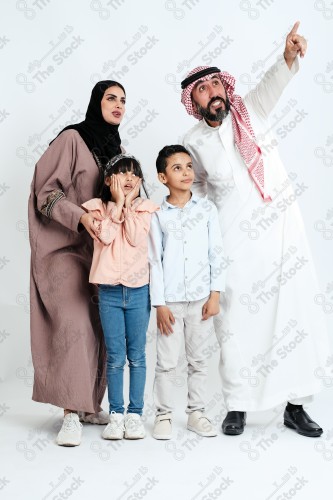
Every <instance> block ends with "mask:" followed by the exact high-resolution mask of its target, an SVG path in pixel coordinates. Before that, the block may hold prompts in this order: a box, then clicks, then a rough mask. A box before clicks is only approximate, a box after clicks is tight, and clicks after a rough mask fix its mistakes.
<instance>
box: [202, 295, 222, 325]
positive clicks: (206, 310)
mask: <svg viewBox="0 0 333 500" xmlns="http://www.w3.org/2000/svg"><path fill="white" fill-rule="evenodd" d="M219 312H220V292H210V297H209V299H208V300H207V302H206V303H205V304H204V305H203V306H202V319H203V321H205V320H206V319H208V318H210V317H211V316H216V314H218V313H219Z"/></svg>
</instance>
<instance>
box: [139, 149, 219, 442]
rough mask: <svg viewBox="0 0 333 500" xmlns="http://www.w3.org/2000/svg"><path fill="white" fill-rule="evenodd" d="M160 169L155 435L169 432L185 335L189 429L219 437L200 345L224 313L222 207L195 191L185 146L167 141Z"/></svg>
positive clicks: (154, 225)
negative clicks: (209, 411)
mask: <svg viewBox="0 0 333 500" xmlns="http://www.w3.org/2000/svg"><path fill="white" fill-rule="evenodd" d="M156 168H157V172H158V178H159V180H160V181H161V182H162V183H163V184H164V185H165V186H166V187H167V188H168V189H169V192H170V194H169V196H166V197H165V199H164V200H163V203H162V205H161V209H160V210H159V211H158V212H156V213H154V214H153V217H152V221H151V230H150V241H149V263H150V293H151V303H152V305H153V306H154V307H156V316H157V327H158V334H157V364H156V369H155V381H154V402H155V405H156V418H155V423H154V430H153V437H154V438H155V439H171V437H172V410H173V394H172V393H173V384H172V382H173V380H174V379H175V376H176V367H177V362H178V358H179V355H180V349H181V345H182V338H183V337H184V339H185V351H186V358H187V363H188V377H187V382H188V402H187V409H186V413H187V414H188V422H187V428H188V429H189V430H191V431H194V432H196V433H197V434H199V435H201V436H216V435H217V433H216V430H215V429H214V427H213V425H212V423H211V422H210V421H209V419H208V418H207V417H206V416H205V413H204V412H205V403H204V399H205V394H206V380H207V361H206V356H205V355H204V354H203V349H202V344H203V343H204V342H205V338H207V337H208V336H209V335H210V333H211V332H212V330H213V328H214V327H213V316H214V315H216V314H218V313H219V298H220V292H221V291H224V276H223V272H222V269H223V262H222V257H223V251H222V237H221V231H220V226H219V221H218V214H217V209H216V207H215V205H214V204H213V203H211V202H210V201H209V200H208V199H207V198H199V197H197V196H195V195H194V194H192V193H191V186H192V184H193V181H194V172H193V168H192V162H191V157H190V154H189V152H188V151H187V150H186V149H185V148H184V147H183V146H180V145H174V146H165V147H164V148H163V149H162V150H161V151H160V152H159V154H158V157H157V160H156ZM200 346H201V347H200Z"/></svg>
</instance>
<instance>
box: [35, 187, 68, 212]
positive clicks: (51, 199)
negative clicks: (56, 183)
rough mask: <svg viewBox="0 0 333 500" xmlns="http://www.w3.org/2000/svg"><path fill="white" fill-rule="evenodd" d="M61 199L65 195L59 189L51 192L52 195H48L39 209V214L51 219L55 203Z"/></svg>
mask: <svg viewBox="0 0 333 500" xmlns="http://www.w3.org/2000/svg"><path fill="white" fill-rule="evenodd" d="M61 198H65V193H64V192H63V191H61V189H56V190H54V191H52V193H50V194H49V195H48V197H47V198H46V200H45V201H44V203H43V204H42V206H41V208H40V211H41V213H42V214H43V215H45V216H46V217H48V218H49V219H51V218H52V210H53V207H54V205H55V204H56V203H57V201H59V200H61Z"/></svg>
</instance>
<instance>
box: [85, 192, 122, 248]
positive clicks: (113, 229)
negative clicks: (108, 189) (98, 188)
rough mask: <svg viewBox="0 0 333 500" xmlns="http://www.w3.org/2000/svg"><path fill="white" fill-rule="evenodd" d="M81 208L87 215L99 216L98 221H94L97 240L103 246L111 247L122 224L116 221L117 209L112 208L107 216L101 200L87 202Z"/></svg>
mask: <svg viewBox="0 0 333 500" xmlns="http://www.w3.org/2000/svg"><path fill="white" fill-rule="evenodd" d="M81 206H82V208H83V209H84V210H85V211H86V212H87V213H89V214H91V215H93V216H94V217H95V218H96V217H98V216H99V219H98V220H95V221H94V226H95V228H96V234H97V237H98V240H99V241H101V242H102V243H104V245H111V243H113V241H114V239H115V237H116V235H117V232H118V231H119V230H120V225H121V223H122V222H123V221H121V220H117V216H118V212H119V211H118V210H117V207H116V206H113V207H112V209H111V211H110V212H109V213H108V214H107V213H106V211H105V207H104V206H103V203H102V200H100V199H98V198H95V199H93V200H89V201H87V202H86V203H83V204H82V205H81Z"/></svg>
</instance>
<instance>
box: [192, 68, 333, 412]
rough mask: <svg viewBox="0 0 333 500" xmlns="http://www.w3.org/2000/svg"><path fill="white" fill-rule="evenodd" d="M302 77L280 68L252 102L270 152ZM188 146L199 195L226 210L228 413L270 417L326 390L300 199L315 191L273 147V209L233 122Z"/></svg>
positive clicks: (220, 326) (269, 176)
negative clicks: (278, 120)
mask: <svg viewBox="0 0 333 500" xmlns="http://www.w3.org/2000/svg"><path fill="white" fill-rule="evenodd" d="M297 70H298V63H297V61H295V63H294V65H293V67H292V68H291V70H289V68H288V66H287V65H286V63H285V61H284V59H283V58H282V59H280V60H278V61H277V62H276V63H275V64H274V65H273V66H272V68H271V69H270V70H269V71H268V72H267V73H266V74H265V76H264V78H263V80H262V81H261V82H260V83H259V84H258V85H257V87H256V88H255V89H254V90H252V91H251V92H249V93H248V94H247V95H246V97H245V98H244V102H245V104H246V107H247V110H248V112H249V115H250V119H251V124H252V127H253V130H254V132H255V135H256V137H257V138H263V137H264V143H266V144H273V145H274V144H275V145H276V142H275V143H274V137H273V136H272V134H271V133H270V131H269V130H270V127H271V125H270V124H269V121H268V115H269V113H270V112H271V110H272V109H273V107H274V105H275V104H276V102H277V100H278V98H279V97H280V95H281V93H282V91H283V89H284V87H285V86H286V84H287V83H288V82H289V81H290V79H291V78H292V76H293V75H294V73H296V71H297ZM260 134H261V135H260ZM272 141H273V142H272ZM183 143H184V146H185V147H186V148H187V149H188V150H189V151H190V153H191V155H192V158H193V164H194V170H195V175H196V182H195V184H194V189H193V191H194V192H197V193H198V194H200V195H205V194H208V198H209V199H211V200H212V201H213V202H214V203H215V204H216V206H217V208H218V212H219V220H220V224H221V230H222V236H223V244H224V250H225V254H226V255H227V256H228V258H229V262H230V265H229V267H228V269H227V274H226V292H225V294H224V296H223V299H222V303H221V309H222V311H221V313H220V315H219V316H217V317H215V329H216V334H217V337H218V339H219V342H220V346H221V360H220V372H221V377H222V390H223V393H224V398H225V403H226V406H227V409H228V410H229V411H232V410H236V411H247V410H265V409H268V408H271V407H273V406H276V405H278V404H281V403H283V402H285V401H287V400H289V401H290V400H295V399H298V398H303V397H307V396H310V395H312V394H314V393H316V392H318V391H319V390H320V389H321V388H322V384H321V380H320V378H319V377H318V370H319V369H321V368H322V367H324V366H325V362H326V360H327V356H328V349H329V344H328V338H327V332H326V324H325V321H324V318H323V316H322V311H321V308H320V307H319V306H318V305H317V304H316V303H315V300H314V297H315V295H316V293H318V285H317V280H316V276H315V272H314V268H313V263H312V258H311V254H310V251H309V248H308V244H307V240H306V235H305V232H304V226H303V221H302V217H301V214H300V210H299V207H298V205H297V201H296V199H297V197H298V196H301V195H302V193H303V192H304V191H305V190H306V186H304V185H303V183H302V182H298V178H297V175H296V174H289V176H288V174H287V173H286V171H285V169H284V167H283V164H282V162H281V160H280V158H279V155H278V152H277V148H276V147H273V146H272V147H271V152H270V153H269V154H266V155H265V156H264V168H265V192H268V194H270V195H271V198H272V201H271V202H264V201H263V200H262V198H261V195H260V193H259V191H258V189H257V187H256V186H255V184H254V182H253V180H252V178H251V177H250V175H249V172H248V169H247V167H246V165H245V163H244V161H243V159H242V157H241V156H240V154H239V152H238V150H237V148H236V146H235V144H234V135H233V130H232V121H231V116H230V114H229V115H228V117H227V118H226V119H225V120H223V122H222V124H221V125H220V126H219V127H216V128H213V127H210V126H209V125H208V124H207V123H206V122H205V120H201V121H200V122H199V123H197V124H196V125H195V126H194V127H193V128H192V129H191V130H190V131H189V132H188V133H187V134H186V135H185V137H184V141H183ZM259 145H260V142H259ZM266 151H267V148H266ZM291 180H292V181H293V182H294V185H295V189H293V188H292V186H291Z"/></svg>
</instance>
